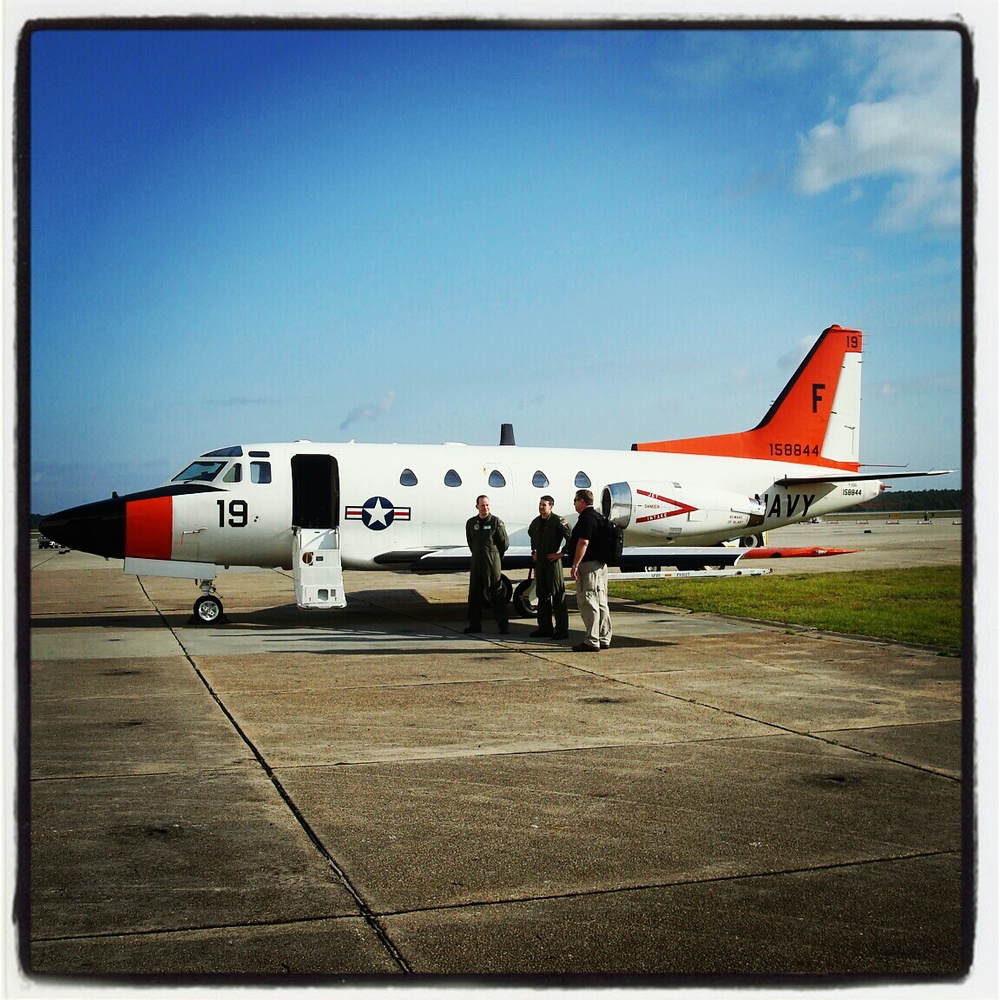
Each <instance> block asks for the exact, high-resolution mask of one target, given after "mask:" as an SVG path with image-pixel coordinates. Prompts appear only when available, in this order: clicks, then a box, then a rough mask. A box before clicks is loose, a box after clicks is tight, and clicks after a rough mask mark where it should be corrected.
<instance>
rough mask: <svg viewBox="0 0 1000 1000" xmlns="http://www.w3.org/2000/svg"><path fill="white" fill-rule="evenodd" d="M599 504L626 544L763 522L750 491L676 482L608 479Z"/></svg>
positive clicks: (723, 533) (736, 530)
mask: <svg viewBox="0 0 1000 1000" xmlns="http://www.w3.org/2000/svg"><path fill="white" fill-rule="evenodd" d="M601 510H602V512H603V513H604V516H605V517H607V518H609V519H610V520H611V521H613V522H614V523H615V524H616V525H618V527H620V528H621V529H622V530H623V531H627V532H628V533H629V536H630V538H629V539H628V540H627V541H630V543H631V544H639V543H641V541H642V539H643V538H646V539H655V540H657V541H658V542H662V541H663V540H665V539H672V538H675V537H685V536H690V535H699V536H700V535H706V536H707V535H712V536H716V535H717V536H719V537H720V538H736V537H738V536H739V535H740V534H742V533H744V532H745V530H746V529H748V528H757V527H760V526H761V525H762V524H763V523H764V517H765V515H766V513H767V510H766V508H765V506H764V504H763V503H762V502H761V501H760V500H758V499H756V498H755V497H746V496H743V495H742V494H740V493H730V492H727V491H725V490H716V489H710V488H697V489H690V488H687V487H684V486H682V485H681V484H680V483H676V482H670V483H664V482H639V483H610V484H609V485H607V486H605V487H604V489H603V490H602V491H601Z"/></svg>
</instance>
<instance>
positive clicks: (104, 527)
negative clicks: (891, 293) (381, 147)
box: [40, 326, 946, 624]
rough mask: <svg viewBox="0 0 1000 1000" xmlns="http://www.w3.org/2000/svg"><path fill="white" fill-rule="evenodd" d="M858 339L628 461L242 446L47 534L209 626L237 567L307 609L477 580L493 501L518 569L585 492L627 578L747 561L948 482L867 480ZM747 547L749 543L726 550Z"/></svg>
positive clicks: (599, 456) (501, 449)
mask: <svg viewBox="0 0 1000 1000" xmlns="http://www.w3.org/2000/svg"><path fill="white" fill-rule="evenodd" d="M861 345H862V334H861V332H860V331H858V330H846V329H842V328H841V327H839V326H831V327H830V328H829V329H827V330H825V331H824V332H823V333H822V335H821V336H820V338H819V339H818V340H817V342H816V344H815V345H814V346H813V348H812V350H810V352H809V354H808V355H807V356H806V358H805V359H804V360H803V362H802V363H801V365H799V368H798V370H797V371H796V372H795V374H794V375H793V376H792V378H791V379H790V380H789V382H788V384H787V385H786V386H785V388H784V389H783V390H782V392H781V395H780V396H779V397H778V398H777V400H775V402H774V404H773V405H772V406H771V408H770V409H769V410H768V412H767V414H766V415H765V416H764V419H763V420H761V422H760V423H759V424H758V425H757V426H756V427H754V428H753V429H752V430H749V431H743V432H741V433H735V434H722V435H715V436H711V437H700V438H687V439H681V440H676V441H657V442H651V443H645V444H634V445H632V449H631V450H630V451H596V450H586V449H556V448H523V447H517V446H515V445H514V444H513V440H512V435H510V436H509V437H508V439H507V440H506V442H505V441H504V440H501V444H500V445H498V446H496V447H478V446H466V445H460V444H443V445H401V444H357V443H355V442H353V441H352V442H350V443H346V444H316V443H313V442H309V441H296V442H294V443H292V444H249V445H246V444H245V445H235V446H233V447H230V448H221V449H218V450H215V451H209V452H206V453H205V454H203V455H201V456H200V457H198V458H197V459H195V461H193V462H192V463H191V464H190V465H188V466H187V468H185V469H183V470H182V471H181V472H179V473H178V474H177V475H176V476H174V477H173V478H172V479H170V480H169V481H167V482H166V483H164V484H163V485H162V486H160V487H158V488H156V489H153V490H149V491H146V492H142V493H133V494H129V495H127V496H118V495H117V494H112V497H111V498H110V499H108V500H101V501H98V502H96V503H90V504H84V505H83V506H80V507H73V508H71V509H69V510H64V511H61V512H59V513H57V514H53V515H51V516H50V517H47V518H45V519H44V520H43V521H42V523H41V525H40V530H41V532H42V534H44V535H45V536H46V537H48V538H51V539H53V540H55V541H57V542H58V543H60V544H61V545H64V546H66V547H69V548H74V549H80V550H82V551H85V552H92V553H95V554H97V555H102V556H105V557H108V558H113V559H124V570H125V572H126V573H130V574H131V573H134V574H137V575H159V576H171V577H188V578H191V579H193V580H195V581H196V582H197V583H198V584H199V586H200V588H201V591H202V595H201V596H200V597H199V598H198V600H197V601H196V602H195V605H194V615H195V619H196V620H197V621H199V622H203V623H206V624H210V623H213V622H218V621H220V620H222V617H223V608H222V603H221V601H220V600H219V598H218V597H217V596H216V594H215V593H214V590H215V586H214V581H215V577H216V575H217V573H218V572H219V570H220V569H223V568H225V569H229V568H234V569H238V568H250V567H254V568H256V567H265V568H283V569H285V570H292V571H293V573H294V579H295V592H296V602H297V603H298V604H299V606H300V607H308V608H335V607H344V606H345V605H346V595H345V593H344V585H343V573H342V570H343V569H345V568H346V569H354V570H364V569H382V570H385V569H397V570H404V569H406V570H412V571H416V572H445V571H452V570H463V569H468V567H469V559H470V554H469V550H468V548H467V547H466V542H465V522H466V520H467V519H468V518H469V517H471V516H473V515H474V513H475V509H474V508H475V502H476V498H477V497H478V496H479V495H480V494H483V493H485V494H488V495H489V497H490V502H491V506H492V510H493V512H494V513H495V514H497V515H498V516H499V517H500V518H502V519H503V521H504V522H505V524H506V526H507V530H508V532H509V534H510V539H511V547H510V548H509V549H508V551H507V553H506V555H505V557H504V560H503V565H504V568H505V569H509V570H512V569H530V568H531V550H530V546H529V543H528V535H527V528H528V525H529V524H530V523H531V520H532V519H533V518H534V517H535V515H536V514H537V510H538V499H539V497H540V496H542V495H543V494H546V493H549V494H552V495H554V496H555V497H556V499H557V501H558V503H557V507H558V508H559V509H563V510H566V509H569V508H570V507H571V506H572V504H571V500H572V497H573V494H574V492H575V491H576V490H577V489H579V488H587V489H592V490H594V494H595V497H599V498H600V507H601V509H602V510H603V512H604V513H605V514H606V515H607V516H608V517H610V518H611V519H612V520H613V521H614V522H615V523H617V524H618V525H619V526H620V527H621V528H622V529H623V530H624V540H625V549H624V552H623V554H622V559H621V561H620V564H619V565H620V567H621V569H622V570H625V571H628V570H641V569H646V568H651V567H657V566H659V567H662V566H676V567H679V568H682V569H683V568H694V567H704V566H705V565H706V563H711V564H715V565H726V564H729V565H732V564H733V563H735V561H736V560H738V559H739V558H740V557H741V556H742V555H744V554H745V552H746V551H747V547H752V546H754V545H755V544H758V543H760V541H761V540H762V533H763V532H764V531H766V530H769V529H772V528H778V527H780V526H782V525H786V524H792V523H795V522H799V521H805V520H807V519H809V518H812V517H816V516H818V515H823V514H830V513H833V512H835V511H841V510H844V509H846V508H848V507H851V506H853V505H855V504H858V503H862V502H864V501H867V500H871V499H873V498H874V497H876V496H878V494H879V492H880V491H881V490H883V489H885V488H886V487H885V486H884V485H883V483H882V482H881V480H883V479H894V478H903V477H907V476H925V475H943V474H944V471H946V470H943V471H940V472H937V471H935V472H909V473H889V474H886V475H869V474H865V473H862V472H861V471H860V470H861V465H860V463H859V461H858V444H859V429H860V426H861ZM733 539H738V540H740V545H741V546H742V547H740V548H718V547H717V546H720V545H721V544H722V543H724V542H728V541H731V540H733ZM709 546H711V547H712V548H711V549H707V548H706V547H709ZM528 583H529V581H525V582H524V583H522V584H520V586H519V588H518V592H521V591H523V589H524V588H525V587H526V586H527V585H528ZM506 588H507V593H508V597H509V596H510V594H511V590H512V588H511V585H510V583H509V581H506ZM515 596H516V595H515Z"/></svg>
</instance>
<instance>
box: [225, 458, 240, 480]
mask: <svg viewBox="0 0 1000 1000" xmlns="http://www.w3.org/2000/svg"><path fill="white" fill-rule="evenodd" d="M222 481H223V482H224V483H242V482H243V466H242V465H240V463H239V462H237V463H236V464H235V465H234V466H233V467H232V468H231V469H230V470H229V471H228V472H227V473H226V474H225V475H224V476H223V477H222Z"/></svg>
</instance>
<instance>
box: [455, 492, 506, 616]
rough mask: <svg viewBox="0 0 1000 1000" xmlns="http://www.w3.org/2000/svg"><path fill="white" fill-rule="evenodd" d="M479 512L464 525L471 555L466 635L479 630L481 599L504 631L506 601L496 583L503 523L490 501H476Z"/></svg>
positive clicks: (503, 546)
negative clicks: (487, 605)
mask: <svg viewBox="0 0 1000 1000" xmlns="http://www.w3.org/2000/svg"><path fill="white" fill-rule="evenodd" d="M476 509H477V510H478V511H479V513H478V514H477V515H476V516H475V517H470V518H469V520H468V521H466V522H465V538H466V541H467V542H468V543H469V550H470V551H471V552H472V568H471V570H470V572H469V627H468V628H467V629H465V631H466V633H473V632H482V630H483V598H484V597H486V598H488V599H489V602H490V606H491V607H492V608H493V615H494V617H495V618H496V620H497V626H498V627H499V629H500V634H501V635H503V634H504V633H505V632H506V631H507V602H506V600H505V599H504V592H503V584H502V583H501V580H500V560H501V558H502V557H503V554H504V553H505V552H506V551H507V546H508V544H509V540H508V538H507V529H506V527H505V526H504V523H503V521H501V520H500V518H499V517H497V516H496V515H495V514H491V513H490V498H489V497H488V496H485V495H482V496H479V497H478V498H477V499H476Z"/></svg>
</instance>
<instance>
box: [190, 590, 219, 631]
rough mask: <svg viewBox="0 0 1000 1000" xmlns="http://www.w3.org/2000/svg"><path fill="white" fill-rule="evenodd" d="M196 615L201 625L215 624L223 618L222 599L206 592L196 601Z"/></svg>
mask: <svg viewBox="0 0 1000 1000" xmlns="http://www.w3.org/2000/svg"><path fill="white" fill-rule="evenodd" d="M194 617H195V619H196V620H197V622H198V624H199V625H215V624H217V623H218V622H220V621H221V620H222V619H223V614H222V601H220V600H219V599H218V598H217V597H213V596H212V595H211V594H205V595H204V596H203V597H199V598H198V600H197V601H195V602H194Z"/></svg>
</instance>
